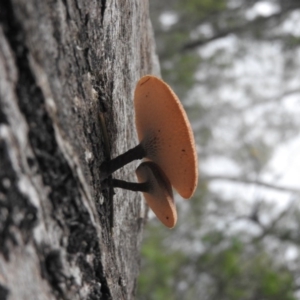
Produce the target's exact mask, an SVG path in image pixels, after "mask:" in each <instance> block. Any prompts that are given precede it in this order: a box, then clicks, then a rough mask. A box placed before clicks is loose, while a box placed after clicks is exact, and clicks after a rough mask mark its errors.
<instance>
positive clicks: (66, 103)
mask: <svg viewBox="0 0 300 300" xmlns="http://www.w3.org/2000/svg"><path fill="white" fill-rule="evenodd" d="M149 73H152V74H156V75H158V73H159V68H158V63H157V60H156V55H155V52H154V41H153V36H152V29H151V24H150V21H149V15H148V2H147V1H145V0H135V1H132V0H127V1H124V0H111V1H108V0H101V1H82V0H57V1H55V0H48V1H40V0H1V1H0V299H1V300H2V299H10V300H12V299H18V300H20V299H39V300H42V299H47V300H48V299H118V300H119V299H133V298H134V293H135V287H136V278H137V275H138V271H139V249H140V244H141V239H142V231H143V226H144V222H145V217H146V207H145V204H144V202H143V200H142V197H141V195H140V193H134V192H129V191H125V190H120V189H115V195H114V197H113V198H112V193H111V192H112V191H108V192H106V193H101V184H100V179H99V167H100V164H101V162H102V161H103V160H105V159H108V157H109V155H110V154H109V152H108V150H107V151H105V146H106V149H107V145H108V144H109V146H110V149H111V156H113V157H114V156H116V155H117V154H120V153H123V152H124V151H125V150H127V149H129V148H131V147H133V146H134V145H136V144H137V137H136V132H135V129H134V112H133V101H132V100H133V92H134V88H135V84H136V82H137V80H138V79H139V78H140V77H141V76H142V75H145V74H149ZM100 112H102V113H103V116H104V120H105V123H106V127H107V131H108V144H107V143H105V138H104V133H103V131H101V126H100V125H101V123H100V118H99V114H100ZM136 165H137V163H132V164H130V165H128V166H127V167H125V168H124V169H122V170H121V171H118V172H116V175H115V177H116V178H121V179H125V180H128V181H135V175H134V170H135V167H136Z"/></svg>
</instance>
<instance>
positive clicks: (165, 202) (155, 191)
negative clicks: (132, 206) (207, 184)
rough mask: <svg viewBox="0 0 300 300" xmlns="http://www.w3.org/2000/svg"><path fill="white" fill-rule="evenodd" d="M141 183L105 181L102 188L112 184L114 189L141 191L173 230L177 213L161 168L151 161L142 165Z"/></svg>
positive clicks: (148, 202)
mask: <svg viewBox="0 0 300 300" xmlns="http://www.w3.org/2000/svg"><path fill="white" fill-rule="evenodd" d="M136 175H137V178H138V181H139V183H135V182H128V181H123V180H119V179H112V180H111V181H108V180H105V181H103V182H102V188H106V187H108V186H109V184H111V185H112V186H113V187H114V188H123V189H127V190H132V191H141V192H143V194H144V197H145V199H146V202H147V204H148V205H149V207H150V208H151V209H152V211H153V212H154V213H155V215H156V216H157V218H158V219H159V220H160V221H161V222H162V223H163V224H164V225H165V226H167V227H169V228H172V227H174V226H175V224H176V222H177V212H176V207H175V203H174V199H173V192H172V187H171V183H170V181H169V179H168V178H167V176H166V175H165V174H164V172H163V171H162V170H161V168H160V167H159V166H158V165H157V164H155V163H154V162H151V161H146V162H143V163H141V164H140V165H139V166H138V168H137V169H136Z"/></svg>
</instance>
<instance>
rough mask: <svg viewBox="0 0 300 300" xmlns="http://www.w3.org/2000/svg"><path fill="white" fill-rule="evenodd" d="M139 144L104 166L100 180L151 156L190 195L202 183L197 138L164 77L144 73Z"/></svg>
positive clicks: (137, 102) (138, 92) (138, 103)
mask: <svg viewBox="0 0 300 300" xmlns="http://www.w3.org/2000/svg"><path fill="white" fill-rule="evenodd" d="M134 108H135V123H136V130H137V134H138V138H139V141H140V143H139V145H137V146H136V147H134V148H132V149H130V150H129V151H127V152H125V153H124V154H122V155H120V156H118V157H116V158H114V159H112V160H110V161H106V162H104V163H103V164H102V165H101V166H100V172H101V174H100V179H101V180H104V179H105V178H107V177H108V176H109V175H110V174H112V173H113V172H115V171H116V170H118V169H120V168H121V167H123V166H125V165H126V164H128V163H130V162H132V161H133V160H136V159H142V158H147V159H148V160H150V161H152V162H154V163H156V164H157V165H159V167H160V168H161V169H162V170H163V172H164V173H165V174H166V176H167V178H168V179H169V180H170V182H171V184H172V186H173V187H174V189H175V190H177V192H178V193H179V194H180V195H181V196H182V197H183V198H186V199H188V198H190V197H191V196H192V195H193V193H194V192H195V189H196V186H197V182H198V162H197V153H196V147H195V141H194V136H193V132H192V129H191V125H190V123H189V121H188V118H187V116H186V113H185V111H184V109H183V107H182V105H181V103H180V101H179V99H178V98H177V96H176V95H175V94H174V92H173V91H172V89H171V88H170V87H169V86H168V85H167V84H166V83H165V82H163V81H162V80H161V79H159V78H157V77H154V76H150V75H147V76H144V77H142V78H141V79H140V80H139V82H138V83H137V86H136V89H135V93H134Z"/></svg>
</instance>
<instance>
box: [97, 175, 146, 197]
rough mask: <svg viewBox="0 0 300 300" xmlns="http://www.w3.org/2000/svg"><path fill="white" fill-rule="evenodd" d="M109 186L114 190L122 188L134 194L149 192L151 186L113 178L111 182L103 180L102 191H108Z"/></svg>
mask: <svg viewBox="0 0 300 300" xmlns="http://www.w3.org/2000/svg"><path fill="white" fill-rule="evenodd" d="M109 186H111V187H114V188H120V189H124V190H129V191H134V192H145V193H147V192H149V190H150V184H149V182H141V183H139V182H129V181H125V180H120V179H115V178H112V179H111V180H109V181H108V180H103V181H102V183H101V187H102V189H106V188H108V187H109Z"/></svg>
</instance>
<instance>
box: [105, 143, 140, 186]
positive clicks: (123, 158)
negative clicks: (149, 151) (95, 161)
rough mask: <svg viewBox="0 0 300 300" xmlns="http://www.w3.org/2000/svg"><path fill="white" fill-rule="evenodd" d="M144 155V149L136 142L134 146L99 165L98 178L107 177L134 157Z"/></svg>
mask: <svg viewBox="0 0 300 300" xmlns="http://www.w3.org/2000/svg"><path fill="white" fill-rule="evenodd" d="M145 156H146V151H145V149H144V148H143V146H142V145H141V144H138V145H137V146H136V147H134V148H132V149H129V150H128V151H126V152H125V153H123V154H121V155H119V156H117V157H115V158H114V159H111V160H109V161H105V162H103V163H102V164H101V166H100V180H103V179H105V178H107V177H108V176H109V175H111V174H112V173H113V172H115V171H117V170H119V169H120V168H122V167H124V166H125V165H127V164H129V163H130V162H132V161H134V160H136V159H142V158H144V157H145Z"/></svg>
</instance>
